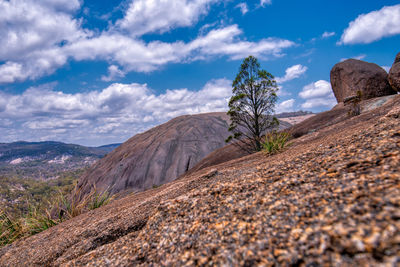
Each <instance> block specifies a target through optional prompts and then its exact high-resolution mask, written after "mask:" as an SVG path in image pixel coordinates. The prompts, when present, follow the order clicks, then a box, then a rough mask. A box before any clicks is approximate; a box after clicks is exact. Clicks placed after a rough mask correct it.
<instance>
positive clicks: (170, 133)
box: [78, 112, 290, 195]
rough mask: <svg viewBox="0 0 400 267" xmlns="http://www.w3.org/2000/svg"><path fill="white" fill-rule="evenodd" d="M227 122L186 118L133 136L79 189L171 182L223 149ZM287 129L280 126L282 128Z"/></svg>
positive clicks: (215, 116) (218, 117) (221, 116)
mask: <svg viewBox="0 0 400 267" xmlns="http://www.w3.org/2000/svg"><path fill="white" fill-rule="evenodd" d="M228 121H229V117H228V116H227V115H226V113H224V112H215V113H206V114H198V115H185V116H180V117H178V118H175V119H172V120H170V121H169V122H167V123H164V124H162V125H159V126H157V127H154V128H152V129H150V130H148V131H146V132H144V133H142V134H138V135H135V136H134V137H132V138H130V139H129V140H128V141H126V142H125V143H123V144H122V145H121V146H119V147H118V148H117V149H115V150H114V151H112V152H111V153H109V154H108V155H107V156H106V157H104V158H103V159H101V160H99V161H98V162H97V163H96V164H94V165H93V166H92V167H91V168H90V169H89V170H88V171H87V172H86V173H85V174H84V175H83V176H82V177H81V178H80V179H79V184H78V186H79V187H80V188H81V190H82V193H83V195H85V194H88V193H89V192H90V191H91V190H92V189H93V186H96V189H97V190H98V191H103V190H109V191H111V193H118V192H122V191H125V190H128V191H141V190H144V189H149V188H151V187H155V186H159V185H161V184H165V183H167V182H171V181H173V180H175V179H176V178H177V177H179V176H180V175H182V174H184V173H185V172H187V171H188V170H190V169H191V168H193V167H194V166H195V165H196V164H197V163H199V162H200V161H201V160H202V159H203V158H205V157H206V156H207V155H208V154H210V153H211V152H213V151H214V150H216V149H219V148H222V147H223V146H225V140H226V138H227V137H228V136H229V135H230V133H229V132H228V124H229V122H228ZM289 126H290V124H289V123H287V122H283V121H282V122H280V127H281V128H287V127H289ZM242 154H243V153H241V154H240V155H242ZM234 158H236V157H234ZM229 159H231V158H229Z"/></svg>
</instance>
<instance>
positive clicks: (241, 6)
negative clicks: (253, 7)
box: [235, 2, 249, 15]
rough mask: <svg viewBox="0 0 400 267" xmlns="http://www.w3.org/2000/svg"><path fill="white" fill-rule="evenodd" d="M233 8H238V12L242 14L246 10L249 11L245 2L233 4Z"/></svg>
mask: <svg viewBox="0 0 400 267" xmlns="http://www.w3.org/2000/svg"><path fill="white" fill-rule="evenodd" d="M235 8H239V9H240V12H242V15H244V14H246V13H247V12H249V7H248V6H247V4H246V3H244V2H243V3H239V4H237V5H236V6H235Z"/></svg>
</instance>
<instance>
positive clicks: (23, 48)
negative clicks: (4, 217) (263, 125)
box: [0, 0, 400, 145]
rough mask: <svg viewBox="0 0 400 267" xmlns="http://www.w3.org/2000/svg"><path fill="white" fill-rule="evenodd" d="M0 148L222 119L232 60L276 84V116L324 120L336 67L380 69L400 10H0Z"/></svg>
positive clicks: (378, 5) (75, 0)
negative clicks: (251, 60)
mask: <svg viewBox="0 0 400 267" xmlns="http://www.w3.org/2000/svg"><path fill="white" fill-rule="evenodd" d="M0 11H1V12H0V35H1V38H0V142H12V141H17V140H28V141H38V140H55V141H63V142H69V143H79V144H83V145H102V144H107V143H114V142H123V141H125V140H127V139H128V138H129V137H131V136H133V135H134V134H136V133H139V132H142V131H144V130H146V129H149V128H150V127H152V126H155V125H157V124H160V123H163V122H165V121H167V120H169V119H171V118H173V117H176V116H179V115H183V114H195V113H202V112H213V111H226V110H227V101H228V99H229V97H230V95H231V82H232V80H233V79H234V77H235V75H236V73H237V71H238V68H239V66H240V63H241V61H242V60H243V58H245V57H246V56H248V55H254V56H256V57H257V58H258V59H259V60H260V62H261V65H262V68H264V69H266V70H267V71H269V72H270V73H272V74H273V75H274V76H275V77H276V80H277V81H278V84H279V86H280V88H281V89H280V92H279V102H278V105H277V112H285V111H295V110H310V111H314V112H319V111H323V110H328V109H330V108H331V107H333V106H334V105H335V104H336V100H335V98H334V97H333V94H332V92H331V87H330V83H329V72H330V69H331V68H332V66H333V65H334V64H336V63H337V62H340V61H341V60H344V59H347V58H358V59H362V60H365V61H368V62H374V63H376V64H378V65H380V66H382V67H383V68H385V69H388V68H389V67H390V66H391V64H392V62H393V60H394V58H395V55H396V54H397V53H398V52H400V51H399V48H400V46H399V44H400V4H399V1H372V0H371V1H365V0H364V1H359V0H353V1H342V0H338V1H320V0H309V1H295V0H272V1H268V0H254V1H234V0H230V1H229V0H226V1H223V0H126V1H119V2H118V1H101V2H100V1H94V0H90V1H79V0H41V1H35V0H10V1H5V0H0Z"/></svg>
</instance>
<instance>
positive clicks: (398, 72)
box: [388, 53, 400, 92]
mask: <svg viewBox="0 0 400 267" xmlns="http://www.w3.org/2000/svg"><path fill="white" fill-rule="evenodd" d="M388 80H389V83H390V85H391V86H392V87H393V89H395V90H397V91H398V92H400V53H398V54H397V56H396V59H395V60H394V63H393V65H392V68H391V69H390V71H389V76H388Z"/></svg>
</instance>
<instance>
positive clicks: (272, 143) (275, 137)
mask: <svg viewBox="0 0 400 267" xmlns="http://www.w3.org/2000/svg"><path fill="white" fill-rule="evenodd" d="M290 139H291V135H290V133H288V132H271V133H268V134H266V135H265V139H264V142H263V143H262V145H263V151H264V152H265V153H266V154H275V153H278V152H280V151H281V150H283V149H284V148H285V147H286V146H287V145H288V141H289V140H290Z"/></svg>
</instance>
